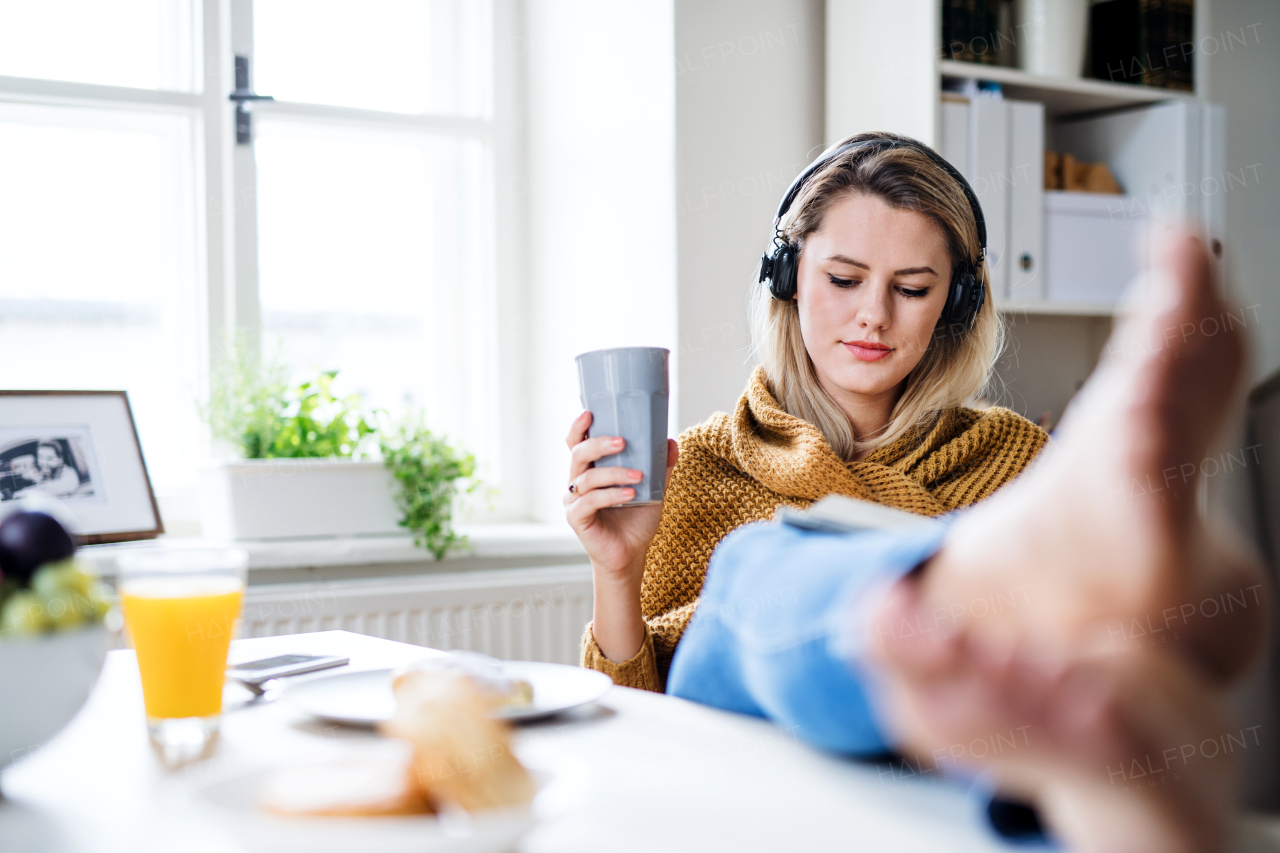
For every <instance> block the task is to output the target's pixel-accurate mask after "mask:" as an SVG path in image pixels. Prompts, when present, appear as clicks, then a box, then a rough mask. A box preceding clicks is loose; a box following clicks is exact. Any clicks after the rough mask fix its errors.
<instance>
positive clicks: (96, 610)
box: [89, 581, 115, 622]
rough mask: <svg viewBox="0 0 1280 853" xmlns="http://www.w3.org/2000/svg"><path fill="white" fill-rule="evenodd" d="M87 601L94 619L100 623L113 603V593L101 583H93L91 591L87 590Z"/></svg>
mask: <svg viewBox="0 0 1280 853" xmlns="http://www.w3.org/2000/svg"><path fill="white" fill-rule="evenodd" d="M89 601H90V603H91V604H92V606H93V617H94V619H96V620H97V621H99V622H101V621H102V619H103V617H104V616H106V615H107V612H108V611H109V610H111V605H112V604H113V603H114V602H115V593H114V592H113V591H112V589H111V587H109V586H107V585H106V584H105V583H103V582H102V581H94V584H93V589H91V590H89Z"/></svg>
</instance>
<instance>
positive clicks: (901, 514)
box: [774, 495, 930, 533]
mask: <svg viewBox="0 0 1280 853" xmlns="http://www.w3.org/2000/svg"><path fill="white" fill-rule="evenodd" d="M774 518H776V519H777V520H778V521H781V522H782V523H783V524H788V525H790V526H792V527H799V528H801V529H803V530H816V531H818V532H821V533H853V532H855V531H858V530H889V529H892V528H895V527H906V526H908V525H912V524H920V523H921V522H925V521H929V520H930V519H929V518H928V517H926V516H923V515H916V514H915V513H913V512H906V511H904V510H900V509H894V508H893V507H889V506H884V505H883V504H878V503H872V502H871V501H864V500H859V499H857V498H850V497H845V496H844V495H827V496H826V497H825V498H823V499H822V500H820V501H818V502H817V503H815V504H813V505H812V506H811V507H809V508H808V509H795V508H794V507H789V506H780V507H778V512H777V514H776V515H775V516H774Z"/></svg>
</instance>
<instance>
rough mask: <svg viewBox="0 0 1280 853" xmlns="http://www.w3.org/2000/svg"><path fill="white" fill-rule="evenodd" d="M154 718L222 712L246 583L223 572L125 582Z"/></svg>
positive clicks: (123, 597)
mask: <svg viewBox="0 0 1280 853" xmlns="http://www.w3.org/2000/svg"><path fill="white" fill-rule="evenodd" d="M120 592H121V596H120V597H121V601H122V602H123V604H124V618H125V624H126V626H127V627H128V629H129V635H130V636H131V637H132V639H133V647H134V649H136V650H137V653H138V669H139V670H140V671H141V673H142V697H143V701H144V702H145V704H146V707H147V716H148V717H152V718H176V717H209V716H212V715H214V714H220V713H222V682H223V678H224V676H225V673H226V668H227V647H228V646H229V645H230V643H231V632H232V630H233V629H234V627H235V622H236V619H237V617H239V615H240V600H241V598H242V597H243V596H244V584H243V582H241V581H240V579H238V578H234V577H218V576H198V575H197V576H194V577H144V578H137V579H135V580H130V581H128V582H126V583H125V584H123V586H122V588H121V591H120Z"/></svg>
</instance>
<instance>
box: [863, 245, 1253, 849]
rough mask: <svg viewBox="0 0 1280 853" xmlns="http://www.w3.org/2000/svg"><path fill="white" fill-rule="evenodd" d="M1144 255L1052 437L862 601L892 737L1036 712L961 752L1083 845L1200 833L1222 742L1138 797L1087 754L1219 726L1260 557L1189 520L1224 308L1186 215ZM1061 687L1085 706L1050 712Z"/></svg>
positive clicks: (949, 735)
mask: <svg viewBox="0 0 1280 853" xmlns="http://www.w3.org/2000/svg"><path fill="white" fill-rule="evenodd" d="M1157 258H1158V260H1157V265H1156V268H1155V269H1154V270H1153V271H1152V273H1151V274H1150V275H1149V278H1148V284H1149V291H1148V292H1146V293H1145V294H1144V295H1143V298H1142V301H1140V302H1139V303H1138V305H1137V307H1136V310H1135V312H1134V314H1133V316H1132V317H1131V318H1130V319H1128V320H1127V321H1126V322H1125V323H1124V324H1123V325H1122V326H1121V327H1120V328H1118V329H1117V331H1116V333H1115V335H1113V337H1112V340H1111V342H1110V343H1109V345H1108V352H1107V353H1106V356H1105V359H1104V363H1103V364H1102V366H1100V367H1099V369H1098V371H1097V372H1096V373H1095V375H1094V376H1093V377H1092V378H1091V379H1090V380H1089V383H1088V385H1087V386H1086V387H1085V389H1084V391H1083V392H1082V393H1081V395H1080V397H1079V398H1078V400H1077V402H1076V403H1075V404H1073V406H1072V407H1071V408H1070V409H1069V410H1068V411H1067V413H1066V414H1065V415H1064V418H1063V422H1062V427H1061V430H1060V432H1059V436H1060V439H1059V440H1058V441H1057V442H1055V443H1054V445H1052V446H1050V447H1049V448H1047V449H1046V450H1045V451H1044V453H1043V454H1042V457H1041V459H1039V460H1037V462H1036V464H1035V465H1034V467H1033V468H1032V469H1031V470H1030V471H1029V472H1028V473H1027V474H1026V475H1024V476H1023V477H1021V478H1020V479H1018V480H1017V481H1015V482H1014V483H1013V484H1011V485H1010V486H1009V487H1008V488H1006V489H1004V490H1002V491H1001V492H999V493H997V494H996V495H995V496H993V497H992V498H991V499H990V500H988V501H986V502H984V503H983V504H982V505H981V506H980V507H978V508H975V509H974V510H973V511H972V512H970V513H968V514H967V515H966V516H964V517H963V518H961V519H959V520H958V521H957V522H956V523H955V525H954V526H953V527H952V529H951V531H950V532H949V534H948V537H947V541H946V544H945V546H944V548H943V550H942V551H941V552H940V553H939V555H938V556H937V557H935V558H934V559H933V560H931V561H930V562H929V564H928V565H927V566H926V567H925V568H924V570H923V571H922V572H920V573H918V574H917V575H916V576H914V577H913V578H911V579H909V580H907V581H904V582H903V583H901V584H899V585H898V587H897V588H896V589H895V594H894V595H892V596H890V598H889V599H888V600H887V601H886V603H885V605H883V606H882V608H881V610H880V612H879V614H878V618H877V620H876V623H875V624H876V627H875V630H876V632H877V634H878V637H879V645H878V655H879V657H880V659H881V663H882V664H883V666H884V669H885V671H886V673H887V680H888V683H889V695H890V696H891V697H892V699H891V700H890V702H889V704H888V708H887V711H888V718H889V719H890V720H891V721H893V723H894V724H895V726H896V727H897V728H898V730H899V734H900V735H901V736H902V738H903V741H904V743H906V744H907V745H909V746H910V747H911V748H914V749H915V750H917V751H923V752H925V753H929V752H930V750H932V749H935V748H937V747H938V746H939V745H942V744H949V743H953V742H955V738H956V737H958V736H960V735H962V734H965V733H966V732H968V733H973V732H977V733H979V734H981V732H983V731H989V730H991V729H992V725H993V724H997V723H1000V724H1002V723H1003V722H1004V720H1003V718H1000V715H1001V714H1005V715H1007V714H1013V716H1014V717H1016V718H1021V719H1023V721H1024V722H1025V723H1028V724H1030V725H1032V726H1033V727H1036V726H1038V727H1039V728H1040V729H1041V731H1042V732H1043V736H1042V738H1041V741H1040V743H1039V745H1038V746H1037V747H1035V748H1032V747H1031V746H1030V745H1028V746H1027V748H1026V749H1024V750H1023V751H1022V752H1021V753H1019V754H1017V755H1014V756H1009V755H1002V756H1001V757H1000V758H999V759H998V760H997V759H995V758H992V759H990V760H988V761H979V762H978V764H979V765H980V766H988V767H992V768H993V769H994V770H995V772H996V773H997V776H998V777H999V778H1000V780H1001V782H1002V783H1003V784H1009V785H1013V786H1014V787H1015V788H1017V789H1019V790H1022V791H1023V792H1025V793H1027V794H1029V795H1031V796H1033V797H1034V798H1035V799H1036V800H1037V801H1038V802H1039V803H1040V804H1041V805H1042V806H1043V807H1044V810H1045V811H1046V813H1047V816H1048V819H1049V820H1050V822H1051V823H1052V824H1053V825H1054V826H1055V827H1056V828H1057V829H1058V830H1059V831H1060V832H1061V833H1062V834H1063V835H1064V836H1065V837H1067V838H1068V839H1069V840H1072V841H1074V842H1076V843H1077V844H1078V845H1079V846H1081V848H1082V849H1089V850H1129V851H1131V850H1142V849H1150V850H1174V849H1187V850H1197V849H1211V848H1212V847H1213V845H1214V843H1215V842H1214V839H1218V840H1220V839H1221V832H1222V831H1223V814H1224V813H1225V811H1226V808H1227V803H1228V802H1229V801H1225V800H1223V799H1222V797H1221V796H1215V795H1213V792H1216V791H1221V790H1228V789H1229V786H1226V785H1218V784H1216V782H1218V781H1220V779H1219V775H1220V774H1222V773H1224V772H1225V773H1228V774H1229V766H1228V762H1226V761H1219V762H1217V763H1214V764H1212V765H1211V766H1210V767H1207V768H1206V767H1198V768H1191V767H1188V768H1186V769H1187V775H1186V776H1183V777H1181V778H1180V779H1178V780H1175V781H1176V782H1177V784H1171V785H1167V786H1159V787H1156V788H1152V789H1151V790H1149V791H1147V792H1146V793H1145V794H1144V795H1143V797H1142V798H1141V802H1139V801H1138V800H1136V799H1135V798H1134V797H1120V798H1117V797H1114V796H1113V795H1112V794H1113V789H1114V784H1113V783H1112V782H1111V779H1113V778H1114V777H1108V774H1107V772H1106V770H1105V768H1106V766H1107V761H1103V760H1102V759H1104V758H1106V759H1108V760H1109V761H1110V764H1111V766H1112V768H1113V769H1114V767H1115V766H1116V765H1117V762H1119V761H1121V760H1128V759H1127V758H1126V756H1129V757H1132V758H1138V757H1140V756H1142V755H1144V750H1145V749H1146V748H1147V747H1148V746H1149V745H1158V746H1159V750H1157V752H1159V751H1160V750H1164V749H1166V748H1168V747H1173V748H1177V747H1179V746H1180V745H1181V743H1182V741H1180V740H1178V738H1179V737H1183V736H1186V737H1192V736H1202V737H1203V738H1210V737H1216V736H1219V735H1221V734H1222V726H1223V725H1225V724H1224V723H1222V722H1221V720H1222V719H1223V718H1222V716H1221V712H1220V709H1219V703H1220V700H1219V697H1218V692H1219V690H1220V688H1221V686H1222V685H1224V684H1225V683H1226V682H1228V681H1229V680H1230V679H1231V678H1232V677H1234V676H1235V675H1237V674H1239V673H1240V672H1241V671H1242V670H1243V669H1244V668H1245V667H1246V666H1247V665H1248V663H1249V662H1250V661H1251V660H1252V658H1253V657H1254V656H1255V654H1256V653H1257V651H1258V649H1259V648H1260V645H1261V639H1262V637H1263V634H1264V631H1265V627H1266V624H1267V616H1268V612H1267V596H1266V594H1265V590H1264V589H1263V587H1262V583H1263V581H1262V574H1261V571H1260V568H1259V567H1258V565H1257V564H1256V562H1255V561H1254V560H1253V559H1252V558H1251V557H1250V556H1249V555H1247V554H1246V553H1245V552H1244V551H1243V550H1241V549H1238V548H1236V547H1235V546H1233V545H1232V544H1231V543H1230V542H1229V540H1227V539H1225V538H1223V537H1221V536H1219V535H1217V534H1214V533H1212V532H1211V531H1210V530H1209V529H1208V528H1207V527H1206V525H1205V523H1204V521H1203V519H1202V518H1201V517H1200V515H1199V513H1198V511H1197V508H1196V501H1195V495H1196V488H1197V486H1198V485H1199V479H1200V472H1201V470H1202V464H1201V463H1202V462H1203V460H1205V459H1206V457H1207V456H1208V454H1209V452H1210V448H1211V445H1212V442H1213V440H1214V439H1215V438H1216V437H1217V435H1218V434H1219V432H1220V431H1221V429H1222V427H1223V425H1224V421H1225V419H1226V416H1227V412H1228V408H1229V405H1230V403H1231V402H1232V400H1233V398H1234V395H1235V393H1236V387H1237V385H1238V382H1239V379H1240V374H1241V367H1242V363H1243V342H1242V340H1241V332H1240V331H1239V328H1238V327H1239V326H1240V325H1242V323H1234V324H1228V323H1226V322H1225V320H1226V315H1227V314H1228V307H1227V305H1226V303H1225V302H1224V301H1223V300H1222V299H1221V297H1220V296H1219V295H1218V294H1217V292H1216V291H1215V289H1214V287H1213V284H1212V281H1211V275H1210V267H1209V259H1208V255H1207V254H1206V253H1205V250H1204V246H1203V244H1202V243H1201V242H1200V241H1199V240H1198V239H1197V238H1196V237H1194V236H1193V235H1191V234H1190V233H1189V232H1186V231H1181V230H1177V231H1173V232H1171V233H1166V234H1165V235H1163V239H1162V240H1161V245H1160V248H1159V250H1158V252H1157ZM1210 320H1212V321H1213V322H1210ZM1231 326H1235V327H1234V328H1232V327H1231ZM1184 472H1185V473H1184ZM1210 600H1212V601H1213V602H1216V605H1217V606H1216V607H1215V608H1214V610H1213V612H1212V613H1209V612H1207V611H1206V606H1205V603H1206V602H1208V601H1210ZM904 619H906V620H908V622H905V623H904V622H903V621H902V620H904ZM905 624H914V626H915V628H916V629H915V630H912V631H911V634H912V635H913V637H912V638H911V639H910V640H908V639H907V638H906V632H904V631H903V630H902V626H903V625H905ZM1139 632H1141V633H1140V634H1139ZM1139 636H1141V637H1142V638H1144V639H1143V642H1141V643H1133V642H1130V641H1131V640H1133V639H1136V638H1137V637H1139ZM922 638H924V639H923V640H922ZM1157 639H1158V642H1157ZM1081 679H1083V681H1082V680H1081ZM1086 683H1087V684H1089V685H1092V686H1091V687H1090V689H1088V690H1085V689H1084V688H1083V687H1082V686H1081V685H1083V684H1086ZM1035 684H1039V685H1040V686H1039V688H1035V687H1034V685H1035ZM1028 691H1030V692H1028ZM1144 691H1146V692H1145V693H1144ZM1077 694H1078V696H1077ZM1073 696H1075V697H1076V699H1073V698H1072V697H1073ZM1040 697H1055V698H1054V699H1053V701H1052V702H1049V701H1048V699H1044V700H1043V701H1039V703H1038V704H1037V701H1038V700H1039V698H1040ZM1089 697H1092V698H1089ZM1076 701H1085V703H1086V705H1088V704H1089V703H1093V705H1092V706H1091V707H1095V711H1094V712H1090V713H1088V714H1083V715H1082V716H1080V715H1077V717H1078V718H1077V719H1075V720H1073V719H1071V718H1070V715H1068V718H1066V719H1062V718H1061V717H1062V712H1061V708H1064V707H1066V708H1069V707H1074V705H1073V702H1076ZM1046 703H1047V704H1046ZM1022 724H1023V723H1018V725H1022ZM1215 727H1216V728H1215ZM1170 738H1172V740H1170ZM1152 748H1154V746H1153V747H1152ZM1224 767H1225V768H1228V769H1227V770H1225V771H1224V770H1223V768H1224ZM1225 778H1229V775H1228V777H1225ZM1206 782H1213V783H1214V784H1208V785H1206ZM1126 821H1127V822H1128V823H1126ZM1121 825H1131V826H1134V827H1141V828H1142V832H1141V836H1140V837H1130V836H1129V835H1127V834H1125V833H1121V832H1120V830H1119V828H1118V827H1119V826H1121ZM1143 839H1148V841H1144V840H1143ZM1178 839H1181V841H1180V842H1179V843H1177V844H1175V843H1174V842H1175V841H1177V840H1178ZM1157 840H1158V843H1157ZM1121 841H1123V843H1120V842H1121Z"/></svg>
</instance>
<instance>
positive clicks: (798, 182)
mask: <svg viewBox="0 0 1280 853" xmlns="http://www.w3.org/2000/svg"><path fill="white" fill-rule="evenodd" d="M868 147H874V148H882V149H884V150H893V149H894V148H907V149H909V150H911V151H917V152H919V153H921V154H923V155H924V156H926V157H928V158H929V159H930V160H932V161H933V162H934V163H935V164H937V165H938V166H939V167H941V169H942V170H943V171H944V172H946V173H947V174H948V175H950V176H951V178H952V179H953V180H954V181H955V182H956V183H957V184H959V185H960V190H961V191H962V192H963V193H964V197H965V199H966V200H967V201H968V202H969V207H970V208H971V209H972V210H973V218H974V221H975V222H976V223H977V226H978V244H979V245H981V246H982V252H983V254H986V251H987V220H986V217H984V216H983V215H982V205H981V204H979V203H978V195H977V193H975V192H974V191H973V187H972V186H970V185H969V182H968V181H967V180H965V177H964V175H962V174H960V172H959V170H958V169H956V167H955V166H952V165H951V164H950V163H948V162H947V161H946V159H944V158H943V157H942V155H940V154H938V152H936V151H934V150H933V149H932V148H930V147H929V146H927V145H922V144H920V143H919V142H916V141H915V140H914V139H906V138H904V137H898V138H892V137H883V136H882V137H875V138H872V139H859V140H855V141H853V142H846V143H845V144H843V145H837V146H832V147H831V148H828V149H827V150H826V151H823V152H822V153H821V154H819V155H818V159H816V160H814V161H813V162H812V163H810V164H809V166H808V168H806V169H805V170H804V171H803V172H801V173H800V174H799V175H797V176H796V179H795V180H794V181H792V182H791V186H789V187H787V191H786V193H785V194H784V195H783V196H782V202H781V203H780V204H779V205H778V212H777V213H775V214H774V216H773V227H774V228H775V229H776V228H777V227H778V226H779V225H780V224H781V223H782V217H784V216H786V215H787V211H788V210H790V209H791V205H792V203H793V202H794V201H795V200H796V196H798V195H800V190H802V189H804V185H805V184H806V183H808V182H809V179H810V178H811V177H813V175H814V173H815V172H817V171H818V170H820V169H821V168H822V167H823V166H825V165H827V164H828V163H830V162H831V161H832V160H836V159H838V158H839V157H840V156H841V155H843V154H845V153H846V152H849V151H852V150H853V149H855V148H868Z"/></svg>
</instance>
